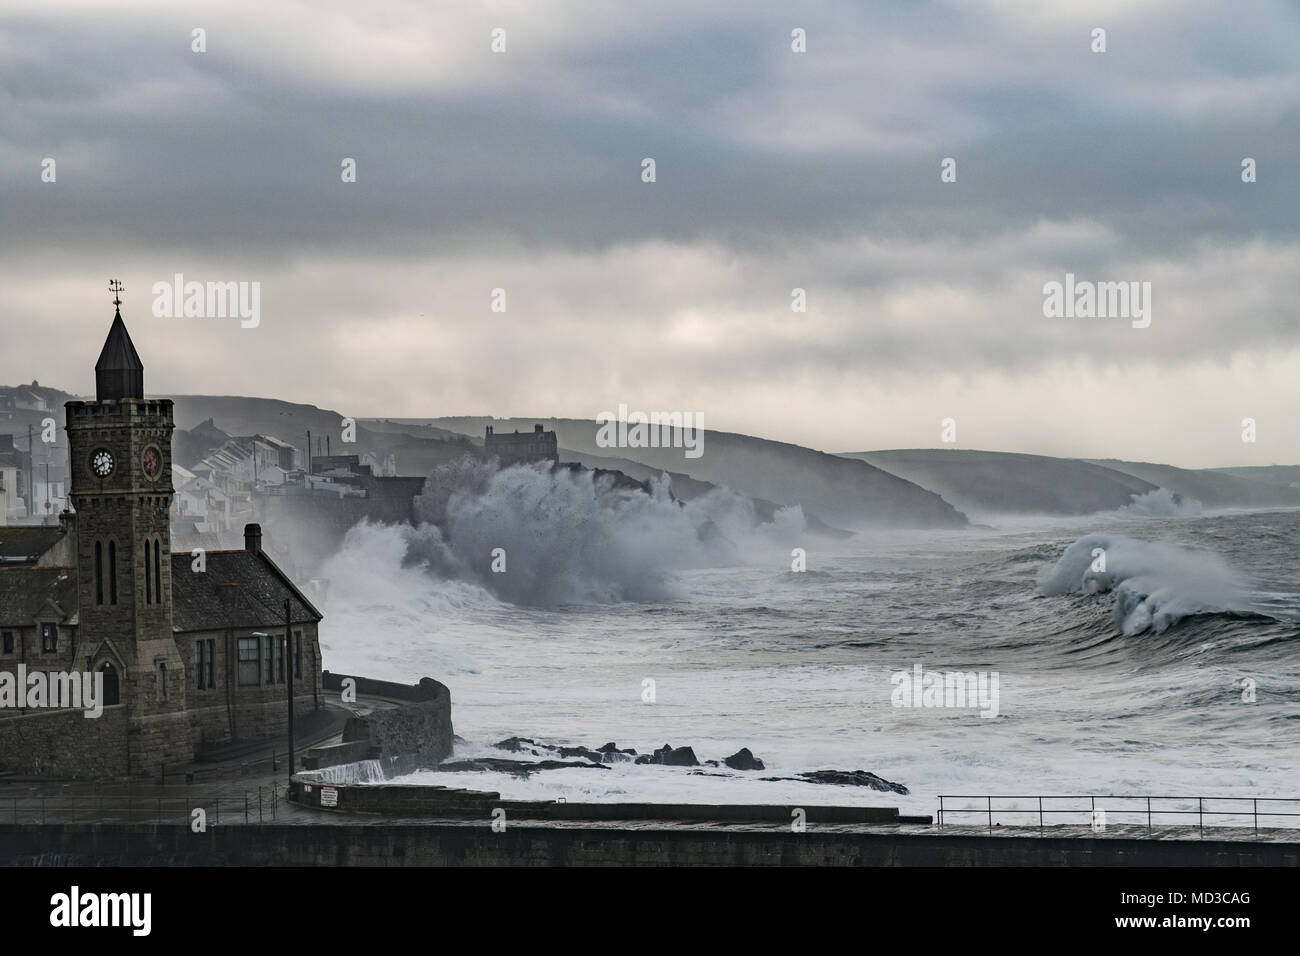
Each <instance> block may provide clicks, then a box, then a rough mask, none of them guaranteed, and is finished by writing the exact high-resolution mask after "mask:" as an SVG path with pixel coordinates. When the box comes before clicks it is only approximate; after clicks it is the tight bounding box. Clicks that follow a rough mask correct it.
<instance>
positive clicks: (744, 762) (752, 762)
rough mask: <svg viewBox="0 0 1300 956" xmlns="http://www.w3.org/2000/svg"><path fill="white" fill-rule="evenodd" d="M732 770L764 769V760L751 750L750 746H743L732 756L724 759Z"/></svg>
mask: <svg viewBox="0 0 1300 956" xmlns="http://www.w3.org/2000/svg"><path fill="white" fill-rule="evenodd" d="M722 762H723V763H725V764H726V765H727V766H728V767H730V768H731V769H732V770H762V769H764V767H763V761H761V760H759V759H758V758H757V757H755V756H754V755H753V754H752V753H750V752H749V748H748V747H741V748H740V749H739V750H737V751H736V752H735V753H734V754H732V755H731V756H730V757H727V758H726V759H725V760H723V761H722Z"/></svg>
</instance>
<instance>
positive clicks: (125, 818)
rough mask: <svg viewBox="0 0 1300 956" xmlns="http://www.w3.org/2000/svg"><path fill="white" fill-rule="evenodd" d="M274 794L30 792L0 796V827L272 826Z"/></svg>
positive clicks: (278, 799) (268, 789) (272, 790)
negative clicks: (200, 822)
mask: <svg viewBox="0 0 1300 956" xmlns="http://www.w3.org/2000/svg"><path fill="white" fill-rule="evenodd" d="M279 790H280V788H278V787H273V786H261V787H258V788H257V789H256V790H245V791H243V792H242V793H240V792H237V791H229V792H225V793H222V794H220V795H208V796H204V795H202V794H196V793H193V792H192V791H191V790H189V788H183V787H175V788H173V787H157V788H153V789H152V790H150V791H147V792H141V793H131V792H126V793H111V792H110V793H99V794H93V793H80V794H78V793H63V794H57V795H55V794H51V793H48V792H46V793H41V792H39V791H33V792H31V793H28V794H13V793H10V794H5V795H3V796H0V823H12V824H42V825H44V824H46V823H179V824H184V825H186V826H188V825H190V824H192V823H193V822H194V821H195V819H196V817H195V816H194V811H195V810H202V811H203V819H204V824H205V826H220V825H222V824H226V825H229V824H252V825H257V824H259V823H272V822H274V821H275V820H276V818H277V816H278V815H279V811H280V809H281V807H280V804H281V803H282V802H283V800H284V798H283V797H282V796H281V795H280V792H279Z"/></svg>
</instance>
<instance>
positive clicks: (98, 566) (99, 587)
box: [95, 541, 104, 604]
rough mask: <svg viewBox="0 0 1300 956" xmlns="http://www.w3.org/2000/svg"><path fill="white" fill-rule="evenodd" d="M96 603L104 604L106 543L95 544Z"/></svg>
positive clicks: (97, 542)
mask: <svg viewBox="0 0 1300 956" xmlns="http://www.w3.org/2000/svg"><path fill="white" fill-rule="evenodd" d="M95 603H96V604H103V603H104V543H103V542H102V541H96V542H95Z"/></svg>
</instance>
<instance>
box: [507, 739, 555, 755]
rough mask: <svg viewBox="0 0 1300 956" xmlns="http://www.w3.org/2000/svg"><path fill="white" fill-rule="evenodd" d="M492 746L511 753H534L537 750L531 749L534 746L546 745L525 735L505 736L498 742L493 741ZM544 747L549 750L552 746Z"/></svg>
mask: <svg viewBox="0 0 1300 956" xmlns="http://www.w3.org/2000/svg"><path fill="white" fill-rule="evenodd" d="M492 746H493V747H496V748H497V749H498V750H509V751H510V752H511V753H519V752H520V751H527V752H528V753H531V754H535V753H537V751H536V750H534V749H533V748H534V747H545V746H546V745H545V744H539V743H538V742H537V741H536V740H529V739H528V738H527V737H507V738H506V739H505V740H503V741H501V742H500V743H495V744H493V745H492ZM546 749H547V750H551V749H553V748H551V747H546Z"/></svg>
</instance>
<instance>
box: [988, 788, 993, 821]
mask: <svg viewBox="0 0 1300 956" xmlns="http://www.w3.org/2000/svg"><path fill="white" fill-rule="evenodd" d="M988 801H989V829H990V830H992V829H993V796H992V795H991V794H990V795H989V798H988Z"/></svg>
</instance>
